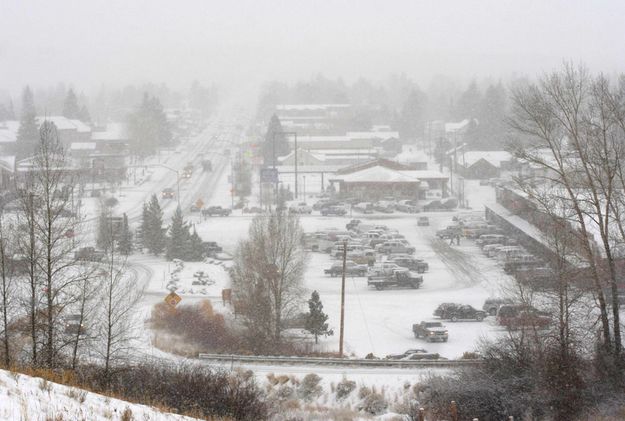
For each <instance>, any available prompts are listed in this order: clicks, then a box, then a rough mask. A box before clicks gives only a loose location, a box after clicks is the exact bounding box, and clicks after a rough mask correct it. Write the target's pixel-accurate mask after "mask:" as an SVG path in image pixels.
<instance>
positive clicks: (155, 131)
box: [128, 93, 172, 157]
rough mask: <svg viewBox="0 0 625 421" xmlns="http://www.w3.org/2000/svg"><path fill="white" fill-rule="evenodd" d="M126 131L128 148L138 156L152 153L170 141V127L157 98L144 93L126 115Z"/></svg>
mask: <svg viewBox="0 0 625 421" xmlns="http://www.w3.org/2000/svg"><path fill="white" fill-rule="evenodd" d="M128 132H129V135H130V148H131V150H132V152H133V153H134V154H135V155H138V156H142V157H143V156H148V155H152V154H154V153H156V150H157V148H159V147H161V146H167V145H169V144H170V143H171V139H172V134H171V129H170V127H169V123H168V122H167V118H166V116H165V112H164V111H163V106H162V105H161V103H160V101H159V100H158V98H156V97H152V98H150V96H149V95H148V94H147V93H146V94H144V96H143V101H142V103H141V105H140V106H139V107H138V108H137V110H136V111H135V112H134V113H132V114H130V115H129V116H128Z"/></svg>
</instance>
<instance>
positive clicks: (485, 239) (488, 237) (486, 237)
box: [475, 234, 506, 247]
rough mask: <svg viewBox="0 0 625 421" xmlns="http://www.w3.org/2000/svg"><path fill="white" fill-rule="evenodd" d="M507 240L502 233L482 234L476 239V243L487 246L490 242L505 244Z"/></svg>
mask: <svg viewBox="0 0 625 421" xmlns="http://www.w3.org/2000/svg"><path fill="white" fill-rule="evenodd" d="M505 241H506V236H505V235H501V234H482V235H480V236H479V238H478V239H477V240H475V244H477V245H478V246H480V247H484V246H487V245H489V244H503V243H504V242H505Z"/></svg>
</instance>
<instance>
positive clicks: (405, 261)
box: [391, 256, 430, 273]
mask: <svg viewBox="0 0 625 421" xmlns="http://www.w3.org/2000/svg"><path fill="white" fill-rule="evenodd" d="M391 262H392V263H395V264H396V265H397V266H401V267H403V268H407V269H410V270H414V271H415V272H418V273H424V272H427V271H428V270H429V269H430V265H429V264H428V263H427V262H426V261H424V260H421V259H417V258H414V257H412V256H399V257H395V258H394V259H392V260H391Z"/></svg>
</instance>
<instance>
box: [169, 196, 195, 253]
mask: <svg viewBox="0 0 625 421" xmlns="http://www.w3.org/2000/svg"><path fill="white" fill-rule="evenodd" d="M190 244H191V234H189V227H188V226H187V224H186V222H185V221H184V218H183V217H182V210H181V209H180V207H178V208H176V212H175V213H174V216H173V217H172V218H171V225H170V226H169V238H168V239H167V253H166V257H167V259H168V260H172V259H181V260H187V261H188V260H189V257H190V256H189V254H188V253H189V246H190Z"/></svg>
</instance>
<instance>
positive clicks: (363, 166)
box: [338, 158, 410, 174]
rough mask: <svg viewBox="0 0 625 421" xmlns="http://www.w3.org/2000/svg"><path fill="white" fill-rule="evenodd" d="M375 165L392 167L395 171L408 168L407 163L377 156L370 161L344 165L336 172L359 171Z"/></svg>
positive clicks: (348, 172)
mask: <svg viewBox="0 0 625 421" xmlns="http://www.w3.org/2000/svg"><path fill="white" fill-rule="evenodd" d="M377 166H379V167H385V168H389V169H392V170H395V171H408V170H410V166H408V165H404V164H400V163H399V162H396V161H391V160H389V159H384V158H378V159H372V160H370V161H366V162H363V163H358V164H354V165H350V166H348V167H345V168H343V169H341V170H340V171H339V172H338V173H339V174H351V173H353V172H356V171H361V170H364V169H366V168H371V167H377Z"/></svg>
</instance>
